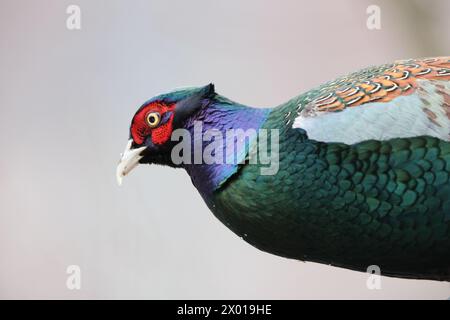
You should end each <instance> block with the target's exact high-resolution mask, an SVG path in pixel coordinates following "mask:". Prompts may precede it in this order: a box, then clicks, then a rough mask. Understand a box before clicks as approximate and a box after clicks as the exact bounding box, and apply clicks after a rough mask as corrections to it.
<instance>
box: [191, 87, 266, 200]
mask: <svg viewBox="0 0 450 320" xmlns="http://www.w3.org/2000/svg"><path fill="white" fill-rule="evenodd" d="M270 111H271V109H262V108H252V107H247V106H244V105H241V104H238V103H235V102H232V101H230V100H228V99H226V98H224V97H222V96H220V95H217V94H216V95H215V96H214V97H213V98H212V99H211V100H210V101H209V103H208V104H207V105H206V106H205V107H203V108H202V109H201V110H199V111H198V112H196V114H195V115H193V116H192V117H191V118H189V119H188V121H186V123H185V125H184V128H185V129H188V130H189V131H190V133H191V137H193V142H192V148H191V152H192V160H195V159H194V155H193V153H194V151H195V145H194V144H195V143H197V146H199V145H201V146H202V150H203V149H204V148H205V147H206V146H207V145H210V144H211V143H212V141H215V140H214V138H213V139H212V140H210V141H203V140H205V139H204V138H202V137H204V133H205V132H206V131H210V132H211V130H215V131H216V132H220V134H221V136H222V141H223V143H222V146H223V148H222V150H223V152H222V153H223V157H222V159H223V161H222V163H213V164H206V163H204V160H203V159H202V163H201V164H195V163H194V162H192V164H185V165H184V168H185V169H186V171H187V172H188V174H189V175H190V176H191V179H192V182H193V184H194V185H195V187H196V188H197V189H198V190H199V192H200V193H201V195H202V196H203V197H204V198H209V196H210V195H211V194H212V193H213V191H214V190H216V189H217V188H218V187H220V185H221V184H222V183H224V182H225V181H226V180H227V179H228V178H229V177H231V176H232V175H233V174H234V173H235V172H236V171H237V170H238V164H239V163H240V162H242V161H243V160H244V159H245V156H246V153H247V148H248V143H244V144H239V143H236V144H235V142H236V141H232V142H231V141H230V139H228V140H229V141H226V140H227V133H228V138H230V137H232V140H235V139H234V138H235V136H233V135H232V134H230V130H236V129H241V130H243V131H247V130H249V129H253V130H255V131H256V132H258V130H259V129H260V128H261V126H262V124H263V123H264V122H265V121H266V119H267V116H268V114H269V113H270ZM200 130H201V132H202V134H201V135H200V136H199V135H198V131H200ZM194 131H195V132H194ZM219 136H220V135H219ZM195 139H197V141H194V140H195ZM217 139H220V138H217ZM230 142H231V145H233V146H235V149H234V150H233V148H230ZM246 142H247V140H246ZM197 150H198V149H197ZM202 154H203V152H202ZM230 157H233V158H230ZM230 159H234V161H233V160H231V161H230ZM205 200H206V199H205Z"/></svg>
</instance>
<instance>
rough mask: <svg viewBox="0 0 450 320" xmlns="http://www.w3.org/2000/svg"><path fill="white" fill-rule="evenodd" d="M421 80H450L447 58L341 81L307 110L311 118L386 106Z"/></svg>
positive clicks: (400, 65)
mask: <svg viewBox="0 0 450 320" xmlns="http://www.w3.org/2000/svg"><path fill="white" fill-rule="evenodd" d="M370 71H372V72H370ZM420 79H423V80H450V57H439V58H427V59H411V60H402V61H397V62H395V63H394V64H392V65H389V66H386V67H385V68H380V69H373V70H369V71H368V72H362V73H356V74H353V75H350V76H349V77H347V78H341V79H339V80H338V81H335V82H333V83H329V84H328V86H326V87H325V88H323V89H325V90H322V92H323V95H321V96H319V97H318V98H315V99H314V100H312V101H311V102H310V103H309V104H308V106H306V109H307V112H308V113H310V114H314V113H315V112H321V111H328V112H330V111H341V110H344V109H345V108H348V107H356V106H360V105H362V104H364V103H368V102H375V101H376V102H388V101H391V100H392V99H394V98H396V97H398V96H402V95H409V94H411V93H413V92H414V91H415V89H416V88H417V80H420ZM447 96H448V95H447ZM448 99H450V98H448ZM446 103H447V104H448V103H449V102H448V100H447V101H446ZM449 105H450V104H449ZM449 108H450V107H449Z"/></svg>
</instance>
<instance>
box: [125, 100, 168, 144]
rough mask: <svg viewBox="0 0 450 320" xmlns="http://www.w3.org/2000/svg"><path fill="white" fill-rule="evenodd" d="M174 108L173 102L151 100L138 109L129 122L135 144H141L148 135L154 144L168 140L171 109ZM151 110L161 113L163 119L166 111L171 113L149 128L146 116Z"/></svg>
mask: <svg viewBox="0 0 450 320" xmlns="http://www.w3.org/2000/svg"><path fill="white" fill-rule="evenodd" d="M174 109H175V104H171V105H167V104H163V103H160V102H153V103H150V104H148V105H146V106H145V107H143V108H142V109H141V110H139V111H138V112H137V113H136V115H135V116H134V118H133V122H132V123H131V130H130V131H131V137H132V138H133V140H134V142H135V143H136V144H137V145H141V144H143V143H144V142H145V140H146V139H147V137H148V136H150V138H151V141H152V143H153V144H155V145H161V144H164V143H165V142H166V141H167V140H169V138H170V135H171V134H172V130H173V127H172V125H173V116H174V114H173V111H174ZM152 112H158V113H159V114H160V115H161V119H165V117H164V115H165V114H166V113H167V112H171V113H172V114H171V115H170V117H169V118H168V119H165V121H162V122H161V124H159V125H158V126H156V127H154V128H151V127H150V126H149V124H148V123H147V120H146V118H147V116H148V115H149V114H150V113H152Z"/></svg>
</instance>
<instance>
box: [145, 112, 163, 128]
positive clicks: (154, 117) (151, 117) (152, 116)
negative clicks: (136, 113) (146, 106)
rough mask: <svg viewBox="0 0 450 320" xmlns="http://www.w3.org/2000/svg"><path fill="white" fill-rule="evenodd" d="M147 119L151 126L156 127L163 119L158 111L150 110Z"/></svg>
mask: <svg viewBox="0 0 450 320" xmlns="http://www.w3.org/2000/svg"><path fill="white" fill-rule="evenodd" d="M145 119H146V121H147V124H148V125H149V127H150V128H154V127H156V126H157V125H158V124H159V122H160V121H161V115H160V114H159V113H158V112H150V113H149V114H148V115H147V117H146V118H145Z"/></svg>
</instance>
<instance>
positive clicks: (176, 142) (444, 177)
mask: <svg viewBox="0 0 450 320" xmlns="http://www.w3.org/2000/svg"><path fill="white" fill-rule="evenodd" d="M233 129H241V130H243V131H244V132H247V131H248V130H254V131H252V132H256V135H249V136H247V137H246V139H244V142H243V143H240V144H238V143H237V144H236V146H235V148H231V149H232V151H230V150H229V148H226V146H228V145H229V144H230V139H229V138H228V136H227V134H226V133H227V132H228V131H230V130H233ZM180 130H181V133H179V134H177V137H174V136H175V133H176V132H180ZM262 130H265V131H262ZM195 131H197V132H195ZM186 132H187V133H189V134H191V141H190V142H187V143H185V144H184V147H183V148H181V147H180V143H181V141H182V140H185V139H188V138H189V137H188V135H186V134H185V133H186ZM207 132H214V134H210V137H209V139H205V138H204V137H203V138H201V137H200V138H199V137H198V136H199V133H200V135H201V134H206V133H207ZM263 132H264V133H265V134H264V135H265V136H264V137H263V134H262V133H263ZM192 136H193V137H194V138H192ZM274 137H275V138H276V139H274V141H275V142H276V143H272V139H271V138H274ZM181 138H183V139H181ZM213 138H214V139H213ZM264 139H266V140H269V141H270V142H271V143H267V144H266V149H267V150H266V151H267V154H270V156H271V157H272V156H275V157H274V159H275V160H277V166H276V167H275V170H273V172H272V173H270V174H263V171H262V169H264V168H266V169H267V167H268V164H267V162H266V163H262V161H250V160H251V157H250V155H251V154H253V153H254V150H255V149H258V148H256V147H255V146H259V145H258V143H259V141H262V140H264ZM232 140H233V142H236V140H237V139H236V138H235V137H234V138H232ZM241 140H242V139H241ZM186 141H187V140H186ZM212 141H215V142H219V143H218V144H216V148H214V151H213V152H210V155H212V156H213V158H214V160H215V161H208V162H207V161H199V159H194V160H192V157H191V156H193V157H194V158H196V155H195V153H196V152H197V153H198V152H200V153H199V154H200V155H202V152H203V151H206V149H207V148H211V142H212ZM180 157H181V160H182V161H180ZM256 158H257V159H259V158H258V157H256ZM230 159H231V161H230ZM271 159H272V158H271ZM195 160H197V161H195ZM200 160H201V159H200ZM216 160H223V161H216ZM144 163H147V164H162V165H168V166H171V167H175V168H184V169H185V170H186V171H187V173H188V174H189V175H190V177H191V180H192V183H193V184H194V186H195V187H196V188H197V189H198V191H199V193H200V194H201V196H202V198H203V199H204V201H205V203H206V204H207V206H208V207H209V209H210V210H211V211H212V212H213V214H214V215H215V216H216V217H217V218H218V219H219V220H220V221H221V222H222V223H224V224H225V225H226V226H227V227H228V228H229V229H231V230H232V231H233V232H234V233H235V234H237V235H238V236H240V237H242V238H243V239H244V240H245V241H247V242H248V243H250V244H251V245H253V246H254V247H256V248H259V249H260V250H263V251H266V252H269V253H272V254H275V255H279V256H282V257H286V258H291V259H298V260H302V261H312V262H317V263H323V264H328V265H332V266H336V267H342V268H347V269H352V270H356V271H362V272H365V271H366V270H368V267H369V266H373V265H376V266H378V267H379V268H380V270H381V274H382V275H387V276H393V277H400V278H414V279H431V280H440V281H450V176H449V175H450V57H439V58H424V59H409V60H401V61H396V62H394V63H391V64H386V65H382V66H378V67H370V68H367V69H363V70H361V71H358V72H355V73H352V74H350V75H348V76H344V77H341V78H338V79H337V80H335V81H331V82H327V83H325V84H323V85H321V86H319V87H317V88H315V89H313V90H310V91H308V92H306V93H303V94H301V95H299V96H297V97H295V98H293V99H291V100H289V101H287V102H286V103H283V104H281V105H279V106H277V107H274V108H253V107H248V106H245V105H242V104H240V103H236V102H233V101H231V100H229V99H227V98H225V97H224V96H221V95H219V94H217V93H216V91H215V88H214V86H213V85H212V84H210V85H207V86H204V87H195V88H185V89H180V90H176V91H173V92H170V93H167V94H162V95H159V96H156V97H154V98H152V99H150V100H148V101H147V102H145V103H144V104H143V105H142V106H141V107H140V108H139V109H138V111H137V112H136V113H135V115H134V117H133V119H132V121H131V126H130V140H129V142H128V144H127V147H126V149H125V152H124V153H123V154H122V157H121V160H120V162H119V165H118V167H117V178H118V181H119V182H121V181H122V178H123V177H124V176H125V175H127V174H128V173H129V172H130V171H131V170H132V169H133V168H135V167H136V166H137V165H138V164H144Z"/></svg>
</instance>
